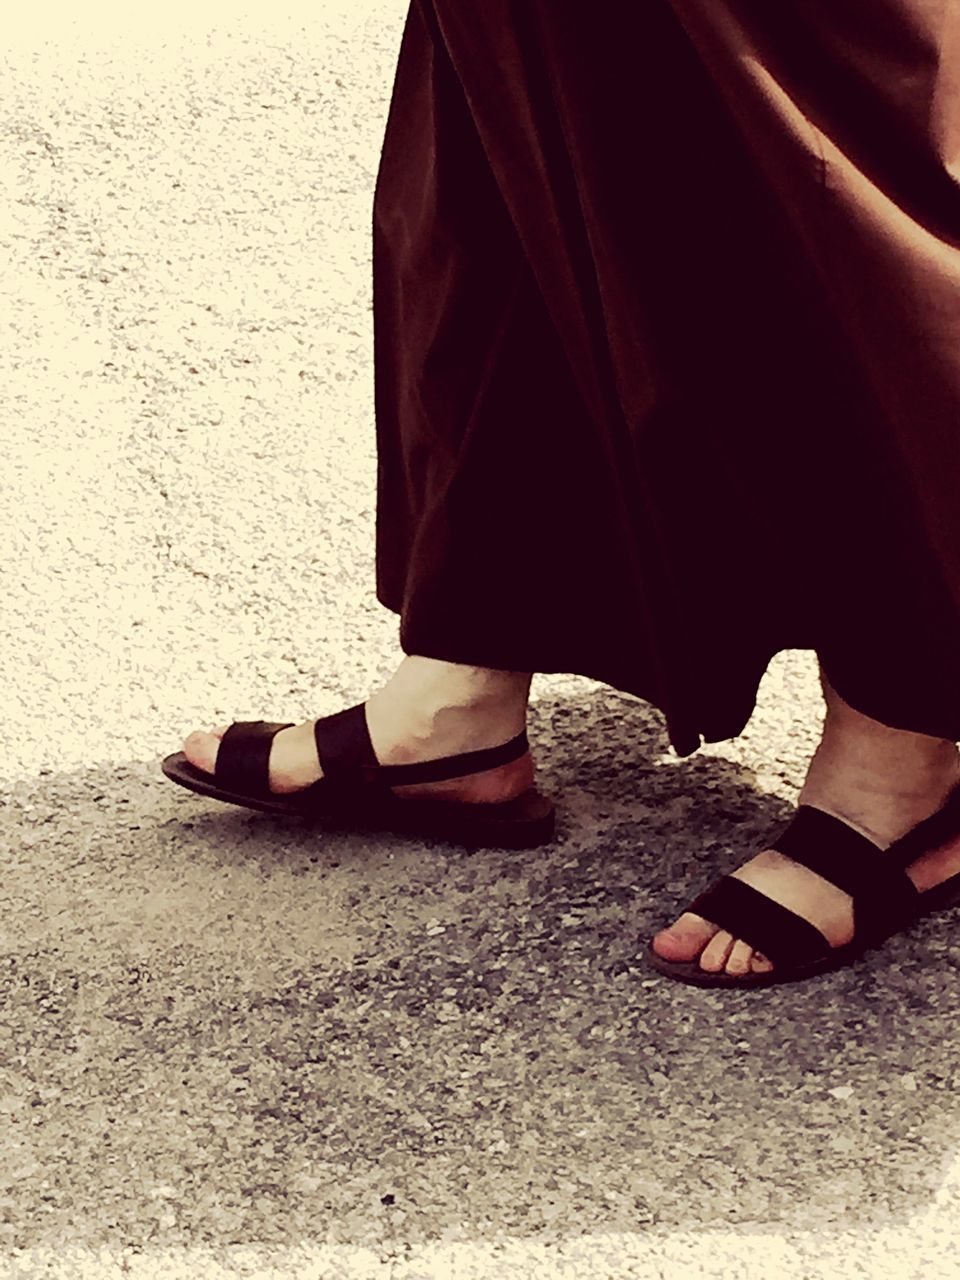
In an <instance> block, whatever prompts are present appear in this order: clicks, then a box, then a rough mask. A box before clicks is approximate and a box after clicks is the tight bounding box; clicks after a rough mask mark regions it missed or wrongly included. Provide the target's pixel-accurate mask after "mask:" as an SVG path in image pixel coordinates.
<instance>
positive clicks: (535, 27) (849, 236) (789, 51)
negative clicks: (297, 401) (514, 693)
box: [373, 0, 960, 755]
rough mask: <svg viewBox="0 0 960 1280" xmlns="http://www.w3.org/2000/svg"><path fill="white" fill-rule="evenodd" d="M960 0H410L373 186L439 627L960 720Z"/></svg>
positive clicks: (416, 644) (381, 573) (416, 512)
mask: <svg viewBox="0 0 960 1280" xmlns="http://www.w3.org/2000/svg"><path fill="white" fill-rule="evenodd" d="M958 178H960V6H958V5H957V4H956V0H777V2H776V3H770V0H643V2H642V3H631V4H624V3H621V2H620V0H591V3H586V2H583V0H569V2H565V0H482V3H481V2H480V0H477V2H475V3H474V2H468V0H412V4H411V7H410V10H409V12H408V15H407V19H406V25H405V27H404V31H403V38H402V44H401V48H400V55H399V63H398V66H397V71H396V80H395V83H394V87H393V96H392V100H391V104H390V112H389V117H388V123H387V129H386V137H385V140H384V144H383V151H382V156H381V161H380V169H379V173H378V177H377V186H376V194H375V198H374V210H373V268H374V281H373V288H374V357H375V359H374V364H375V400H376V418H377V426H376V430H377V448H378V458H379V469H378V484H377V535H376V536H377V544H376V571H377V584H376V587H377V598H378V600H379V601H380V602H381V603H382V604H383V605H385V606H386V607H387V608H388V609H391V610H394V611H395V612H397V613H399V614H400V642H401V646H402V648H403V650H404V651H405V652H406V653H417V654H423V655H426V656H429V657H435V658H444V659H447V660H448V661H452V662H462V663H469V664H472V665H477V666H488V667H498V668H504V669H510V670H518V671H541V672H549V671H565V672H573V673H578V674H582V675H586V676H590V677H593V678H595V679H597V680H600V681H602V682H605V683H608V684H610V685H612V686H614V687H616V688H619V689H622V690H625V691H627V692H629V693H632V694H635V695H637V696H639V697H640V698H643V699H645V700H647V701H649V702H650V703H652V704H654V705H655V706H657V707H658V708H660V710H661V711H662V712H663V713H664V715H665V717H666V723H667V727H668V731H669V734H670V740H671V742H672V744H673V747H674V749H675V750H676V751H677V752H678V753H679V754H680V755H687V754H689V753H690V752H692V751H694V750H695V749H696V748H697V747H698V746H699V745H700V742H701V738H704V739H706V740H707V741H718V740H721V739H724V738H731V737H735V736H736V735H737V734H739V733H740V732H741V731H742V729H743V728H744V726H745V724H746V722H747V720H748V719H749V717H750V714H751V712H752V710H753V708H754V705H755V699H756V693H757V687H758V684H759V682H760V679H761V677H762V676H763V673H764V671H765V669H766V667H767V665H768V663H769V661H770V659H771V657H772V656H773V655H774V654H776V653H777V652H778V651H780V650H781V649H785V648H801V649H813V650H816V652H817V653H818V654H819V656H820V659H821V661H822V663H823V666H824V669H825V670H826V672H827V674H828V676H829V678H830V680H831V681H832V683H833V684H834V686H835V687H836V689H837V690H838V691H839V692H840V694H841V695H842V696H843V697H844V698H845V699H846V700H847V701H848V702H849V703H851V705H853V706H854V707H856V708H857V709H858V710H860V711H862V712H864V713H865V714H867V715H870V716H872V717H874V718H875V719H877V720H880V721H883V722H884V723H886V724H888V725H892V726H894V727H896V728H902V729H910V730H913V731H916V732H922V733H929V734H934V735H936V736H939V737H946V738H953V739H960V187H958Z"/></svg>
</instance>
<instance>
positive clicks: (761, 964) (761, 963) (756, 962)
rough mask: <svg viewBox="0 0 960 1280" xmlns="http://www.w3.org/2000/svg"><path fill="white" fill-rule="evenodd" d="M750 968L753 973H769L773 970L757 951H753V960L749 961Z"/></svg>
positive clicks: (765, 958)
mask: <svg viewBox="0 0 960 1280" xmlns="http://www.w3.org/2000/svg"><path fill="white" fill-rule="evenodd" d="M750 967H751V969H752V970H753V972H754V973H769V972H770V970H771V969H772V968H773V965H772V964H771V962H770V961H769V960H768V959H767V957H766V956H765V955H761V954H760V952H759V951H755V952H754V953H753V959H752V960H751V961H750Z"/></svg>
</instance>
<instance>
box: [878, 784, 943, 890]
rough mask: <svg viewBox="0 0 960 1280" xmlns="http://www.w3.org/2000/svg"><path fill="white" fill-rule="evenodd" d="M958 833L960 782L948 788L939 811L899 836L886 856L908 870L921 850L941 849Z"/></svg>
mask: <svg viewBox="0 0 960 1280" xmlns="http://www.w3.org/2000/svg"><path fill="white" fill-rule="evenodd" d="M958 834H960V783H958V784H957V785H956V786H955V787H954V788H953V789H952V791H950V792H949V794H948V795H947V798H946V799H945V800H944V802H943V804H942V805H941V806H940V808H939V809H938V810H937V811H936V813H932V814H931V815H930V817H929V818H924V819H923V820H922V821H920V822H918V823H916V824H915V825H914V826H912V827H911V828H910V830H909V831H907V832H905V833H904V834H903V835H902V836H900V838H899V839H897V840H894V842H893V844H892V845H890V847H889V848H888V849H887V850H886V851H885V852H884V855H883V856H884V859H885V860H888V861H889V862H890V863H891V865H893V866H895V867H899V868H900V869H901V870H905V869H906V868H907V867H909V866H910V864H911V863H912V862H915V861H916V859H917V858H919V857H921V855H922V854H924V853H928V852H930V851H931V850H933V849H939V847H940V846H941V845H943V844H946V843H947V841H948V840H953V839H955V838H956V837H957V835H958ZM907 878H908V879H909V877H907ZM911 883H912V882H911Z"/></svg>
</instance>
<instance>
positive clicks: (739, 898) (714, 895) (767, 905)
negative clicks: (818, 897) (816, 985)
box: [687, 876, 831, 969]
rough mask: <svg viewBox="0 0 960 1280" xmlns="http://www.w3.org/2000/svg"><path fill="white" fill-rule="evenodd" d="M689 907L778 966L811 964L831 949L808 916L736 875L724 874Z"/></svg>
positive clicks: (827, 940)
mask: <svg viewBox="0 0 960 1280" xmlns="http://www.w3.org/2000/svg"><path fill="white" fill-rule="evenodd" d="M687 911H692V912H694V913H695V914H696V915H698V916H703V918H704V919H705V920H709V921H710V922H711V924H715V925H717V926H718V927H719V928H721V929H726V930H727V931H728V932H730V933H732V934H733V936H734V937H735V938H740V939H742V940H743V941H744V942H747V943H749V944H750V946H751V947H753V948H755V950H757V951H759V952H761V953H762V954H763V955H765V956H766V957H767V959H768V960H770V961H772V963H773V964H774V966H775V967H776V968H778V969H779V968H786V967H790V968H792V967H794V966H796V965H802V964H809V963H811V962H812V961H814V960H819V959H820V958H821V957H822V956H824V955H826V954H827V953H828V952H829V951H830V949H831V947H830V941H829V939H828V938H826V937H824V935H823V934H822V933H821V932H820V930H819V929H818V928H817V927H816V926H815V925H812V924H811V923H810V921H809V920H805V919H804V918H803V917H802V916H798V915H797V914H796V912H795V911H791V910H790V909H789V908H788V907H785V906H783V905H782V904H781V903H779V902H775V901H774V900H773V898H768V897H767V895H766V894H765V893H761V892H760V890H759V889H755V888H754V887H753V886H752V885H749V884H747V883H746V881H744V880H738V879H736V878H735V877H734V876H721V877H720V879H719V880H717V881H715V882H714V883H713V884H712V885H711V886H710V888H709V889H707V890H706V891H705V892H704V893H701V894H700V896H699V897H698V898H696V899H694V901H693V902H692V903H691V904H690V906H688V907H687Z"/></svg>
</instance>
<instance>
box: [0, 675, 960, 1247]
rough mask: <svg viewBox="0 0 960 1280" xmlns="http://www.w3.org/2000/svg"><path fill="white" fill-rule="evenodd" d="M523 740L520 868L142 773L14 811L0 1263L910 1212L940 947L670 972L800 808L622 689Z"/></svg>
mask: <svg viewBox="0 0 960 1280" xmlns="http://www.w3.org/2000/svg"><path fill="white" fill-rule="evenodd" d="M529 727H530V736H531V741H532V743H533V744H534V748H535V751H536V752H537V757H538V759H539V761H540V776H541V785H542V786H543V788H544V789H545V790H547V791H549V792H550V793H551V794H553V795H554V796H555V798H556V799H557V800H558V803H559V805H560V813H561V822H560V832H559V835H558V839H557V841H556V842H555V843H554V844H552V845H550V846H548V847H545V848H542V849H538V850H533V851H524V852H519V853H518V852H503V851H496V850H487V851H480V852H477V853H472V854H471V853H465V852H462V851H460V850H458V849H457V848H454V847H452V846H449V845H443V844H440V843H434V844H429V845H422V846H418V845H416V844H415V843H414V842H412V841H397V840H395V839H393V838H386V837H385V838H381V839H377V838H373V837H370V838H360V837H357V836H344V835H336V836H333V835H326V836H325V835H324V834H323V833H322V832H317V831H315V830H312V829H310V828H308V827H303V826H300V825H298V824H297V823H296V822H293V823H291V822H289V821H284V820H281V819H278V818H273V817H271V816H269V815H264V814H254V813H248V812H247V811H245V810H239V809H237V810H233V809H226V808H223V807H221V806H219V805H217V803H216V802H213V801H205V800H203V799H201V798H198V797H195V796H191V795H189V794H188V793H186V792H180V791H178V790H177V789H176V788H175V787H173V786H172V785H171V784H169V783H167V782H166V781H165V780H164V779H162V777H161V775H160V772H159V766H158V765H156V766H155V765H153V764H150V765H146V766H139V765H136V766H131V767H130V768H129V769H128V770H123V771H107V770H94V771H88V772H84V773H78V774H74V775H70V776H59V777H49V778H47V779H46V780H44V782H43V787H42V788H41V787H39V786H38V787H37V788H36V790H34V791H32V792H31V791H30V789H29V788H26V787H25V786H24V785H23V784H21V785H19V786H18V787H17V788H14V789H13V790H12V793H11V799H10V803H9V805H8V808H7V813H6V816H5V818H4V820H3V821H4V824H5V827H6V835H7V837H8V838H7V841H6V844H7V847H8V848H9V849H10V850H11V854H10V855H9V859H8V861H9V865H8V867H7V870H6V873H5V877H4V881H3V883H4V888H5V891H6V902H5V911H4V924H3V930H4V939H5V945H4V948H3V957H2V987H3V1004H2V1008H3V1015H2V1016H3V1021H4V1027H3V1041H4V1043H5V1045H7V1046H8V1047H9V1055H8V1059H7V1062H6V1063H5V1065H4V1066H3V1067H2V1069H0V1111H2V1113H3V1123H4V1127H5V1132H6V1135H7V1136H6V1139H5V1161H4V1168H3V1171H2V1175H0V1177H2V1188H3V1190H2V1198H0V1237H2V1240H3V1242H4V1244H5V1245H6V1246H14V1247H17V1248H28V1247H32V1246H38V1245H46V1246H49V1245H56V1244H58V1243H60V1242H63V1241H67V1240H69V1241H70V1242H71V1243H72V1244H73V1245H74V1246H77V1245H84V1246H91V1247H93V1246H96V1245H98V1244H101V1243H106V1242H107V1241H111V1242H113V1243H115V1244H116V1243H120V1242H124V1243H129V1244H133V1245H137V1246H146V1245H149V1244H163V1245H172V1244H181V1245H182V1244H205V1245H213V1246H220V1245H229V1244H234V1243H240V1242H242V1243H246V1244H253V1243H260V1242H262V1243H282V1242H294V1243H299V1242H303V1241H308V1240H317V1241H323V1242H326V1243H336V1242H340V1243H363V1244H370V1243H371V1241H373V1242H376V1241H378V1240H381V1241H382V1240H388V1239H389V1240H392V1241H397V1240H404V1241H407V1242H414V1241H425V1240H436V1239H443V1238H444V1237H445V1236H446V1237H449V1236H450V1234H451V1233H455V1234H456V1235H458V1236H460V1237H463V1236H468V1237H470V1238H474V1239H487V1238H490V1237H491V1236H493V1235H495V1234H497V1233H501V1232H508V1233H511V1234H513V1235H514V1236H516V1235H523V1234H525V1233H534V1232H537V1233H540V1232H543V1231H556V1232H557V1233H560V1234H563V1235H569V1236H576V1235H580V1234H582V1233H585V1232H593V1233H596V1232H602V1231H628V1232H629V1231H637V1230H639V1229H644V1228H651V1227H654V1226H661V1227H672V1226H689V1225H691V1224H696V1225H698V1226H701V1227H707V1228H709V1227H715V1226H717V1225H718V1224H720V1225H723V1226H724V1227H729V1226H731V1225H736V1224H737V1223H744V1224H746V1223H752V1224H763V1223H766V1222H776V1223H778V1224H779V1225H781V1226H782V1225H784V1224H786V1225H789V1224H791V1223H796V1225H798V1226H809V1225H810V1224H811V1223H818V1222H830V1223H833V1224H839V1223H841V1222H842V1223H844V1224H845V1225H847V1226H853V1225H856V1224H869V1223H872V1222H879V1221H884V1222H889V1221H890V1219H891V1216H892V1217H893V1218H895V1219H906V1218H907V1217H908V1216H912V1215H914V1214H916V1213H917V1212H918V1211H920V1210H922V1209H923V1208H924V1207H925V1205H926V1204H927V1203H928V1202H929V1200H930V1198H931V1197H932V1196H933V1195H934V1193H935V1191H936V1189H937V1187H938V1183H939V1180H940V1178H941V1173H942V1170H943V1169H944V1168H945V1166H946V1165H947V1163H948V1162H949V1159H950V1157H951V1154H952V1148H953V1145H954V1135H955V1131H956V1116H957V1102H956V1099H955V1096H954V1085H955V1084H956V1083H957V1082H958V1080H960V1075H958V1065H957V1049H956V1047H955V1044H954V1042H953V1039H952V1037H950V1036H945V1035H944V1034H943V1032H944V1026H945V1024H946V1018H947V1016H948V1015H950V1014H951V1013H952V981H953V978H954V974H955V970H956V968H957V957H956V955H955V953H954V952H953V950H952V948H951V947H950V945H949V937H950V934H949V929H950V921H949V918H948V917H942V918H935V919H934V920H931V921H928V922H926V923H924V924H923V925H922V926H919V927H917V928H916V929H915V930H913V931H912V932H911V933H910V934H909V935H905V936H901V937H899V938H896V939H894V940H893V941H891V942H890V943H889V944H887V946H886V947H885V948H884V949H883V950H882V951H880V952H877V953H875V954H873V955H872V956H871V958H869V959H867V960H865V961H863V962H861V964H860V965H859V966H857V967H856V968H855V969H851V970H847V971H845V972H842V973H839V974H836V975H832V976H829V977H826V978H821V979H817V980H815V981H813V982H810V983H807V984H802V985H798V986H795V987H784V988H780V989H778V988H774V989H773V990H772V991H768V992H764V993H744V992H729V993H727V992H706V991H701V990H696V989H692V988H688V987H684V986H680V985H679V984H674V983H670V982H668V981H666V980H663V979H660V978H658V977H656V976H655V975H653V974H651V973H650V972H648V971H647V970H646V969H644V967H643V966H642V963H640V962H639V961H638V955H639V953H641V952H642V950H643V947H644V945H645V943H646V939H647V938H648V937H649V936H650V934H651V933H652V932H654V931H655V930H656V929H657V928H659V927H661V925H662V924H663V923H665V922H666V920H668V919H669V918H670V914H671V911H672V910H674V909H679V908H680V907H681V906H682V904H683V901H684V900H685V899H687V898H689V897H690V896H692V894H693V893H694V892H696V891H697V890H698V889H699V888H700V887H702V885H703V884H704V883H705V882H706V880H707V879H708V878H710V877H713V876H714V875H716V874H719V872H721V871H723V870H728V869H731V868H732V866H733V865H735V863H736V861H738V860H741V859H742V858H743V857H744V856H745V855H746V853H747V852H748V850H750V849H753V848H756V847H761V841H762V838H763V836H764V835H765V834H769V833H770V832H771V830H773V829H776V828H777V827H778V825H779V824H781V823H782V822H785V821H786V819H787V818H788V816H789V808H788V806H786V805H785V804H784V803H783V802H782V801H780V800H776V799H771V798H770V797H766V796H764V795H762V794H759V793H758V792H757V791H756V790H755V788H754V786H753V784H752V779H751V777H750V776H749V774H748V773H746V772H745V771H744V770H742V769H740V768H738V767H737V766H735V765H733V764H731V763H729V762H728V761H726V760H723V759H718V758H715V757H711V756H709V755H706V754H699V755H696V756H694V757H691V758H688V759H686V760H682V761H677V760H676V759H675V758H671V757H670V756H669V753H668V752H667V750H666V747H667V744H666V741H665V739H664V737H663V733H662V723H661V718H660V716H659V714H658V713H657V712H655V711H652V710H651V709H649V708H648V707H646V706H645V705H644V704H642V703H639V702H638V701H637V700H636V699H633V698H630V697H629V696H627V695H621V694H619V693H617V692H616V691H608V690H603V689H601V690H598V691H597V693H596V695H595V696H591V697H590V698H585V699H583V700H582V701H580V702H574V703H571V702H569V701H564V702H562V703H560V702H552V701H549V700H548V701H541V702H539V703H537V704H535V705H533V706H532V707H531V713H530V721H529ZM51 795H55V796H56V797H57V803H56V805H55V806H53V805H51V802H50V796H51ZM14 833H16V835H14ZM838 1088H839V1089H840V1090H841V1093H840V1095H839V1096H837V1095H834V1094H833V1093H832V1092H831V1090H834V1089H838ZM845 1090H849V1094H848V1095H847V1096H844V1093H845ZM391 1247H392V1246H391Z"/></svg>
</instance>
